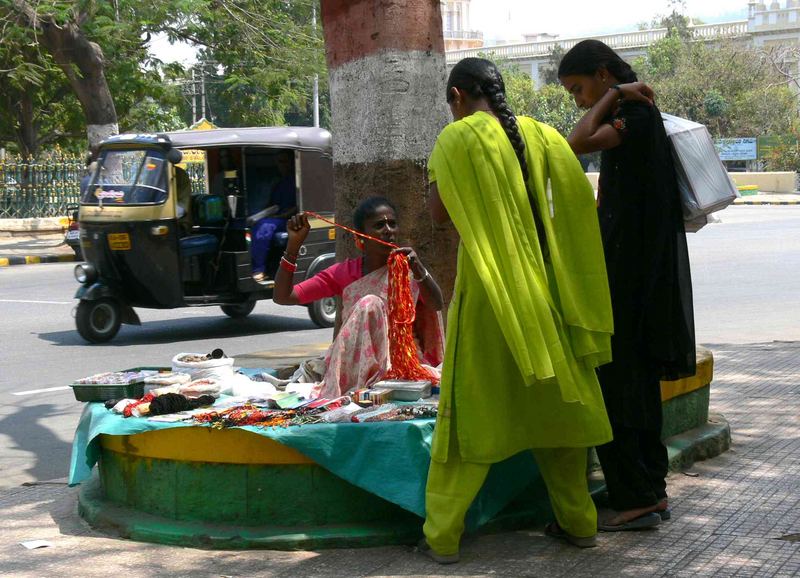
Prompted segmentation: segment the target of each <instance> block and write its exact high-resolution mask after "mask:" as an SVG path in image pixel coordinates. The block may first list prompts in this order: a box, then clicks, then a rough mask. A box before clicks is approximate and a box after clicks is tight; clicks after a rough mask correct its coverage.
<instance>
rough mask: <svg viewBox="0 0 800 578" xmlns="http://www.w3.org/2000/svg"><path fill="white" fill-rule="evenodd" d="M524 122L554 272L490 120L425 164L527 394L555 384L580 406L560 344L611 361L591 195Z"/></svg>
mask: <svg viewBox="0 0 800 578" xmlns="http://www.w3.org/2000/svg"><path fill="white" fill-rule="evenodd" d="M518 123H519V127H520V132H521V133H522V136H523V139H524V140H525V142H526V156H527V161H528V167H529V175H530V176H529V179H528V185H529V188H530V191H531V194H532V195H533V198H534V199H535V202H536V203H537V206H538V209H539V214H540V215H541V217H542V221H543V225H544V229H545V233H546V237H547V244H548V249H549V257H548V261H549V263H548V262H545V259H544V257H543V254H542V250H541V247H540V246H539V240H538V238H537V234H536V227H535V225H534V219H533V213H532V211H531V206H530V201H529V197H528V192H527V190H526V187H525V183H524V182H523V178H522V172H521V170H520V167H519V161H518V160H517V157H516V155H515V153H514V149H513V148H512V146H511V143H510V142H509V140H508V137H507V136H506V134H505V132H504V131H503V128H502V126H501V125H500V123H499V122H498V121H497V119H495V118H494V117H493V116H491V115H489V114H487V113H484V112H478V113H475V114H472V115H470V116H469V117H466V118H464V119H462V120H460V121H457V122H454V123H452V124H450V125H449V126H447V127H446V128H445V129H444V130H443V131H442V133H441V134H440V135H439V137H438V139H437V142H436V146H435V148H434V151H433V153H432V154H431V158H430V160H429V169H430V173H431V179H432V180H435V181H436V183H437V187H438V190H439V195H440V197H441V200H442V202H443V203H444V206H445V208H446V209H447V212H448V214H449V215H450V218H451V219H452V221H453V223H454V224H455V226H456V229H457V230H458V232H459V234H460V235H461V242H462V244H463V247H464V249H465V250H466V251H467V253H468V254H469V257H470V259H471V261H472V263H473V264H474V266H475V269H476V270H477V272H478V277H479V278H480V280H481V282H482V284H483V287H484V289H485V291H486V293H487V295H488V298H489V302H490V303H491V306H492V309H493V311H494V314H495V317H496V318H497V320H498V323H499V325H500V327H501V330H502V333H503V336H504V338H505V340H506V342H507V344H508V346H509V349H510V350H511V352H512V355H513V357H514V360H515V361H516V363H517V366H518V367H519V370H520V373H521V374H522V375H523V377H524V379H525V382H526V385H533V384H535V383H536V382H541V381H548V380H552V379H554V378H557V381H558V386H559V388H560V390H561V396H562V399H563V400H564V401H565V402H582V395H581V391H580V386H579V384H578V383H577V381H576V380H573V379H571V376H570V375H569V374H562V375H556V370H555V367H556V366H558V365H561V366H563V365H564V364H563V363H562V362H563V361H564V359H565V357H566V356H565V353H564V344H562V343H563V340H564V339H568V340H569V344H566V345H567V346H568V347H570V348H571V350H572V353H573V354H574V356H575V358H576V359H577V360H578V361H579V362H581V363H585V364H587V365H589V366H591V367H596V366H597V365H600V364H602V363H606V362H608V361H609V360H610V359H611V345H610V335H611V333H612V330H613V321H612V315H611V301H610V297H609V290H608V282H607V278H606V271H605V262H604V259H603V249H602V244H601V240H600V230H599V226H598V223H597V214H596V210H595V202H594V195H593V193H592V188H591V185H590V184H589V182H588V180H587V179H586V176H585V174H584V173H583V170H582V169H581V166H580V163H579V162H578V160H577V159H576V158H575V155H574V154H573V153H572V151H571V149H570V148H569V145H568V144H567V142H566V141H565V140H564V139H563V137H561V136H560V135H559V134H558V133H557V132H556V131H555V130H554V129H552V128H550V127H548V126H547V125H543V124H541V123H538V122H536V121H534V120H532V119H529V118H524V117H519V118H518ZM548 183H549V187H548Z"/></svg>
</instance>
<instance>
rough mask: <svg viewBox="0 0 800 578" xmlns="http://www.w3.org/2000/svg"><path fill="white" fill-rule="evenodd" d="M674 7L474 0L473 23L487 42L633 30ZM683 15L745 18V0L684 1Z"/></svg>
mask: <svg viewBox="0 0 800 578" xmlns="http://www.w3.org/2000/svg"><path fill="white" fill-rule="evenodd" d="M780 2H781V5H784V4H785V0H780ZM670 11H671V10H669V9H668V2H667V0H472V1H471V3H470V28H472V29H473V30H480V31H482V32H483V33H484V40H485V41H487V43H489V42H491V41H493V40H497V39H504V40H507V41H512V40H514V39H521V38H522V34H524V33H536V32H549V33H551V34H558V35H559V36H560V37H561V38H571V37H575V36H586V35H599V34H607V33H611V32H625V31H630V30H635V29H636V24H637V23H639V22H649V21H650V20H652V18H653V16H655V15H656V14H666V13H668V12H670ZM684 14H686V15H687V16H693V17H696V18H700V19H701V20H703V21H704V22H707V23H713V22H724V21H728V20H744V19H746V18H747V0H686V10H685V12H684Z"/></svg>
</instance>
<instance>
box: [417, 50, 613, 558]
mask: <svg viewBox="0 0 800 578" xmlns="http://www.w3.org/2000/svg"><path fill="white" fill-rule="evenodd" d="M447 101H448V103H449V104H450V109H451V111H452V113H453V117H454V119H455V122H453V123H452V124H450V125H449V126H447V127H446V128H445V129H444V130H443V131H442V133H441V134H440V135H439V137H438V139H437V141H436V146H435V148H434V150H433V153H432V154H431V157H430V160H429V163H428V167H429V172H430V180H431V183H432V184H431V212H432V214H433V217H434V219H435V220H437V221H439V222H444V221H446V220H447V219H450V220H452V221H453V223H454V224H455V227H456V229H457V230H458V232H459V234H460V236H461V244H460V247H459V254H458V273H457V278H456V286H455V291H454V297H453V301H452V303H451V304H450V311H449V317H448V327H447V341H446V348H445V361H444V366H443V371H442V381H441V398H440V399H441V401H440V407H439V417H438V420H437V422H436V432H435V435H434V439H433V447H432V451H431V454H432V455H431V457H432V463H431V468H430V473H429V475H428V485H427V491H426V520H425V526H424V531H425V541H424V542H423V543H421V545H420V546H421V548H422V549H423V550H424V551H425V552H426V553H427V554H428V555H429V556H430V557H431V558H433V559H434V560H436V561H438V562H441V563H449V562H456V561H457V560H458V551H459V540H460V537H461V534H462V532H463V529H464V515H465V513H466V511H467V509H468V508H469V506H470V504H471V503H472V500H473V499H474V497H475V496H476V494H477V493H478V491H479V490H480V488H481V486H482V484H483V481H484V479H485V478H486V475H487V473H488V471H489V468H490V466H491V464H493V463H495V462H499V461H502V460H504V459H506V458H508V457H510V456H512V455H514V454H516V453H518V452H521V451H527V450H532V451H533V453H534V456H535V458H536V461H537V463H538V465H539V470H540V471H541V474H542V477H543V479H544V481H545V483H546V485H547V488H548V493H549V495H550V501H551V504H552V506H553V511H554V512H555V515H556V520H557V521H556V522H554V523H552V524H550V525H548V526H547V528H546V533H547V534H548V535H551V536H554V537H558V538H563V539H566V540H568V541H569V542H570V543H572V544H575V545H577V546H581V547H591V546H594V545H595V534H596V532H597V512H596V510H595V508H594V504H593V503H592V500H591V497H590V495H589V491H588V487H587V481H586V457H587V448H589V447H591V446H594V445H598V444H602V443H605V442H607V441H609V440H610V439H611V428H610V426H609V422H608V417H607V416H606V410H605V407H604V405H603V397H602V394H601V392H600V387H599V385H598V383H597V378H596V376H595V368H596V367H597V366H598V365H600V364H603V363H607V362H608V361H609V360H610V351H611V347H610V335H611V333H612V314H611V303H610V298H609V291H608V281H607V277H606V270H605V264H604V259H603V248H602V244H601V240H600V232H599V226H598V223H597V215H596V209H595V201H594V195H593V192H592V187H591V185H590V184H589V183H588V181H587V179H586V176H585V175H584V173H583V171H582V169H581V166H580V163H579V162H578V160H577V159H576V158H575V155H574V154H573V152H572V150H571V149H570V147H569V145H568V144H567V142H566V141H565V140H564V139H563V138H562V137H561V136H560V135H559V134H558V133H557V132H556V131H555V130H554V129H553V128H551V127H549V126H547V125H545V124H542V123H539V122H536V121H535V120H533V119H530V118H525V117H515V116H514V114H513V112H512V111H511V109H510V108H509V106H508V104H507V103H506V99H505V87H504V84H503V79H502V77H501V75H500V73H499V72H498V70H497V68H496V67H495V65H494V64H492V63H491V62H489V61H488V60H484V59H479V58H467V59H464V60H462V61H460V62H459V63H458V64H457V65H456V66H455V67H454V68H453V70H452V72H451V73H450V77H449V80H448V86H447Z"/></svg>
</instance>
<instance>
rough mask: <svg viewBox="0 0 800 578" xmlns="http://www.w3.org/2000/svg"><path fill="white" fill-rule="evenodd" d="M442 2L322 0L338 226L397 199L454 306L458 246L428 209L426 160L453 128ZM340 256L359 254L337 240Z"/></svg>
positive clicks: (406, 230) (407, 238)
mask: <svg viewBox="0 0 800 578" xmlns="http://www.w3.org/2000/svg"><path fill="white" fill-rule="evenodd" d="M439 4H440V2H439V0H406V1H404V2H402V3H396V2H374V1H372V0H323V1H322V26H323V31H324V33H325V53H326V59H327V62H328V74H329V85H330V95H331V109H332V119H331V120H332V122H331V125H332V127H331V132H332V134H333V143H334V145H333V167H334V190H335V192H336V220H337V221H339V222H341V223H352V214H353V210H354V208H355V206H356V205H357V204H358V203H359V201H361V200H362V199H363V198H365V197H368V196H373V195H381V196H384V197H387V198H389V199H390V200H392V201H393V202H394V204H395V205H396V207H397V209H398V217H399V220H400V222H401V226H402V232H403V234H402V237H403V241H404V242H406V243H409V244H411V245H412V246H413V247H414V249H415V250H416V251H417V253H418V254H419V255H420V258H421V259H422V261H423V262H424V263H425V264H426V265H428V266H429V267H430V268H431V272H432V273H433V274H434V275H435V276H436V278H437V280H438V281H439V284H440V285H441V287H442V288H443V289H444V290H445V297H446V298H448V299H449V295H450V294H451V291H452V286H453V280H454V278H455V265H456V248H457V239H456V237H455V234H454V233H453V230H452V228H451V227H440V226H435V225H434V224H433V222H432V220H431V218H430V214H429V212H428V209H427V196H428V191H427V188H428V187H427V184H428V183H427V169H426V166H425V165H426V161H427V159H428V156H429V155H430V153H431V150H432V149H433V145H434V143H435V142H436V137H437V135H438V134H439V132H440V131H441V130H442V128H443V127H444V126H445V125H446V124H447V122H448V119H449V114H448V111H447V104H446V102H445V92H446V91H445V87H446V67H445V55H444V39H443V37H442V17H441V13H440V8H439ZM336 253H337V257H338V258H339V259H342V258H345V257H351V256H355V255H356V250H355V248H354V247H353V241H352V239H350V238H349V236H348V235H338V236H337V239H336Z"/></svg>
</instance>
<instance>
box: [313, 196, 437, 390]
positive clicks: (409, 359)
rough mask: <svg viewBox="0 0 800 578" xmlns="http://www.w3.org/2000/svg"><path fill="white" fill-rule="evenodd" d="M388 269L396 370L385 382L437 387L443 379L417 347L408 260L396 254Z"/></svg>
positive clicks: (392, 356)
mask: <svg viewBox="0 0 800 578" xmlns="http://www.w3.org/2000/svg"><path fill="white" fill-rule="evenodd" d="M305 213H306V214H307V215H310V216H312V217H314V218H316V219H320V220H321V221H324V222H326V223H328V224H330V225H333V226H334V227H339V228H340V229H344V230H345V231H347V232H348V233H351V234H353V235H357V236H359V237H362V238H363V239H368V240H370V241H374V242H376V243H380V244H382V245H386V246H387V247H391V248H392V249H399V248H400V247H399V246H397V245H395V244H394V243H388V242H386V241H384V240H382V239H377V238H375V237H372V236H370V235H366V234H364V233H361V232H360V231H356V230H355V229H351V228H350V227H346V226H344V225H340V224H338V223H334V222H333V221H330V220H328V219H326V218H325V217H322V216H321V215H318V214H317V213H313V212H311V211H305ZM386 266H387V267H388V269H389V289H388V295H387V299H386V300H387V302H388V306H389V359H390V361H391V364H392V368H391V369H390V370H389V372H388V373H387V374H386V375H385V376H384V377H383V379H403V380H410V381H430V382H431V383H433V384H437V383H439V378H438V377H436V376H435V375H434V374H433V373H432V372H431V371H429V370H427V369H425V368H424V367H422V365H421V364H420V362H419V357H418V356H417V345H416V343H414V335H413V325H414V320H415V319H416V316H417V310H416V307H415V305H414V298H413V296H412V294H411V281H410V267H409V265H408V257H407V256H406V255H403V254H402V253H392V254H391V255H389V260H388V261H387V263H386Z"/></svg>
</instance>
